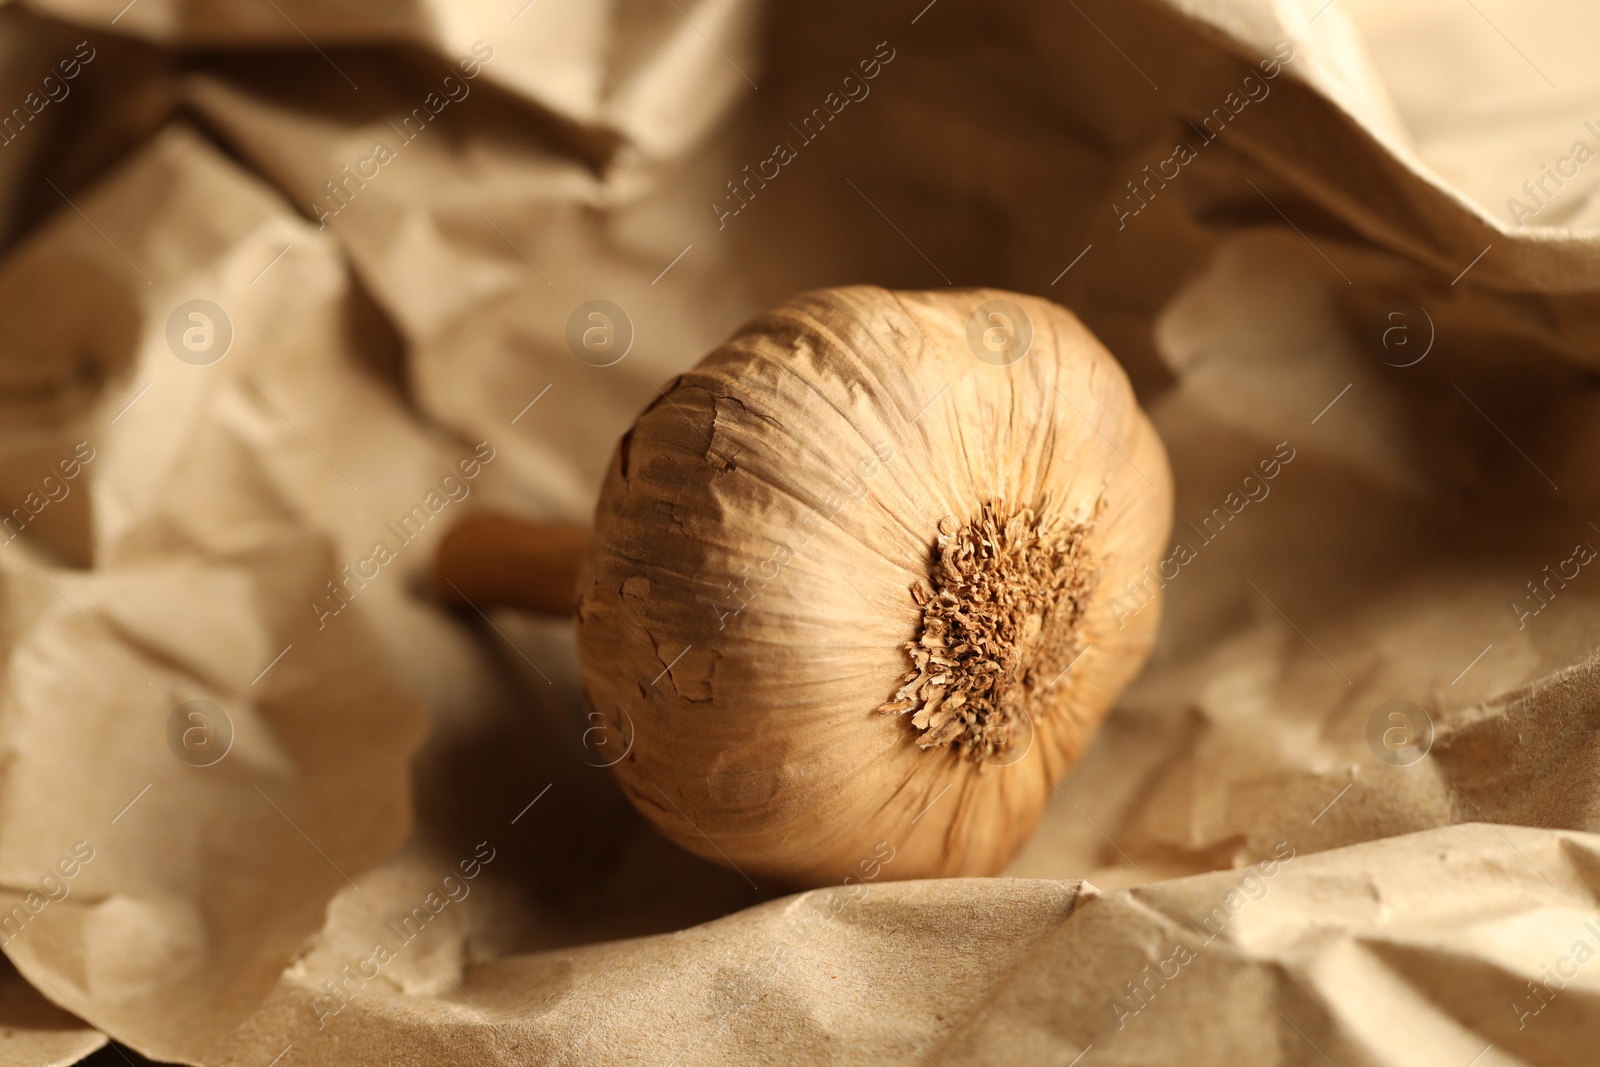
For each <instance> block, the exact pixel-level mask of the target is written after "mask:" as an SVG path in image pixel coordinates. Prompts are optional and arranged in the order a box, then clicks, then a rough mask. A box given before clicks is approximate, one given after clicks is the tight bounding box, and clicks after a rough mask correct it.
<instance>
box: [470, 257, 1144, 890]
mask: <svg viewBox="0 0 1600 1067" xmlns="http://www.w3.org/2000/svg"><path fill="white" fill-rule="evenodd" d="M995 300H1002V301H1009V302H1010V304H1011V306H1012V308H1013V309H1015V308H1020V309H1022V311H1023V312H1024V313H1025V316H1026V320H1028V322H1030V323H1031V337H1032V340H1031V345H1030V346H1029V348H1028V351H1027V353H1026V354H1025V355H1024V356H1022V358H1020V359H1018V360H1017V361H1015V362H1012V363H1009V364H1008V365H997V364H999V363H1001V362H1004V361H1003V360H996V359H991V358H989V357H990V356H991V355H992V353H990V352H989V351H988V350H987V349H985V347H984V344H985V342H986V341H988V342H990V343H991V344H990V347H994V345H993V343H992V342H993V341H994V340H995V337H994V335H986V334H985V332H984V331H985V330H987V329H989V328H990V320H988V319H987V317H986V316H987V309H985V313H984V314H983V315H978V316H976V318H975V313H976V312H978V309H979V305H980V304H984V303H985V302H987V301H995ZM1014 317H1015V316H1014V314H1009V313H1008V315H1007V318H1005V319H995V320H993V322H994V323H996V324H999V327H1000V328H1002V329H1005V328H1011V329H1013V330H1014V331H1015V330H1016V329H1017V323H1015V322H1009V321H1008V319H1009V318H1014ZM1020 332H1021V331H1017V332H1015V333H1013V334H1011V335H1002V336H1000V337H999V340H1000V342H1001V344H1002V345H1003V344H1004V343H1006V342H1007V341H1008V340H1009V341H1010V342H1012V343H1015V342H1016V340H1017V337H1018V335H1019V334H1020ZM969 338H970V340H969ZM1013 351H1015V349H1013ZM980 353H982V354H983V355H984V356H985V358H983V359H980V358H979V354H980ZM1171 510H1172V494H1171V481H1170V474H1169V472H1168V468H1167V462H1166V456H1165V453H1164V452H1163V450H1162V447H1161V443H1160V441H1159V440H1158V438H1157V437H1156V434H1155V432H1154V431H1153V429H1152V428H1151V426H1150V423H1149V422H1148V420H1147V419H1146V418H1145V416H1144V414H1143V413H1142V412H1141V411H1140V410H1139V408H1138V405H1137V404H1136V402H1135V400H1134V397H1133V393H1132V390H1131V389H1130V388H1129V385H1128V381H1127V378H1126V377H1125V376H1124V374H1123V372H1122V370H1121V368H1120V367H1119V366H1118V365H1117V363H1116V362H1115V361H1114V360H1113V359H1112V357H1111V356H1110V355H1109V354H1108V353H1107V352H1106V351H1105V349H1103V348H1102V347H1101V346H1100V345H1099V343H1098V342H1096V341H1095V339H1094V338H1093V337H1092V336H1091V335H1090V334H1089V332H1088V331H1087V330H1086V329H1084V327H1083V326H1082V325H1081V324H1080V323H1079V322H1078V321H1077V319H1076V318H1074V317H1073V316H1072V315H1071V314H1070V313H1069V312H1067V311H1065V310H1063V309H1062V308H1059V307H1057V306H1055V305H1053V304H1050V303H1048V302H1046V301H1043V300H1039V299H1035V298H1032V297H1027V296H1021V295H1017V294H1012V293H1002V292H998V291H993V290H964V291H963V290H946V291H941V292H927V293H892V292H888V291H885V290H882V289H877V288H869V287H852V288H844V289H832V290H823V291H818V292H813V293H807V294H804V295H802V296H800V297H797V298H795V299H794V300H792V301H790V302H789V303H787V304H785V305H783V306H781V307H779V308H776V309H774V310H772V311H770V312H768V313H767V314H765V315H762V316H761V317H759V318H757V319H756V320H755V321H753V322H751V323H750V324H749V325H747V326H746V327H745V328H744V329H743V330H741V331H740V332H739V334H738V335H737V336H735V337H734V338H733V339H732V340H731V341H729V342H728V343H727V344H725V345H724V346H722V347H721V348H719V349H717V350H716V351H715V352H713V353H711V355H709V356H708V357H706V359H705V360H703V361H702V362H701V364H700V365H699V366H698V367H696V368H695V369H694V370H693V371H691V372H689V373H687V374H685V375H683V376H682V377H680V378H678V379H677V380H675V381H674V382H673V383H672V384H671V385H670V386H668V387H667V388H666V389H665V391H664V395H663V397H662V398H661V399H659V400H657V401H656V402H655V403H653V404H651V405H650V407H649V408H647V409H646V410H645V412H644V413H643V414H642V415H641V416H640V417H639V420H638V422H637V423H636V424H635V425H634V427H633V429H631V430H630V431H629V432H628V433H627V434H626V435H624V437H623V439H622V441H621V443H620V445H619V446H618V449H617V452H616V455H615V456H614V457H613V460H612V463H611V467H610V470H609V473H608V474H607V476H606V480H605V485H604V488H603V489H602V491H601V496H600V502H599V506H598V508H597V510H596V514H595V526H594V533H593V537H592V539H591V540H590V542H589V546H588V551H587V554H586V556H585V558H584V561H583V564H582V569H581V571H580V573H579V578H578V591H579V597H578V608H577V622H578V651H579V655H580V658H581V661H582V668H583V678H584V685H585V689H586V693H587V699H588V701H589V702H590V705H591V708H592V710H593V711H595V712H597V713H598V714H599V715H600V716H602V717H604V718H605V720H606V721H607V722H608V724H609V725H610V727H611V728H612V729H613V730H614V731H615V732H616V733H617V735H618V736H623V735H626V736H628V737H631V739H632V748H631V749H630V750H629V752H628V755H627V757H626V758H625V759H622V760H620V761H619V762H617V763H616V764H615V765H614V766H613V768H612V769H613V771H614V773H615V774H616V775H617V779H618V781H619V782H620V784H621V786H622V788H623V790H624V791H625V792H626V793H627V794H628V796H629V797H630V798H631V799H632V800H633V802H634V803H635V804H636V805H637V806H638V807H639V809H640V810H641V811H643V812H644V813H645V815H647V816H648V817H649V818H650V820H651V821H652V822H654V823H655V824H656V826H657V827H658V828H659V829H660V830H661V831H662V832H663V833H665V834H666V835H667V836H668V837H670V838H672V839H673V840H674V841H676V842H678V843H679V844H680V845H682V846H683V847H684V848H687V849H689V850H690V851H692V852H695V853H698V854H700V855H702V856H704V857H706V858H707V859H710V860H713V861H715V862H719V863H723V864H727V865H732V866H735V867H737V868H738V869H739V870H740V871H742V872H743V873H745V874H746V875H747V876H748V877H750V878H752V879H754V880H756V881H757V882H760V881H761V880H762V879H768V880H770V881H773V882H777V883H782V884H785V885H822V884H827V883H830V882H831V883H839V882H841V881H843V880H844V879H845V878H846V876H848V875H851V874H852V873H854V874H855V876H856V877H857V878H859V877H860V873H859V870H860V867H861V865H862V864H863V862H864V861H870V860H874V859H879V860H881V859H882V856H883V853H882V852H880V851H878V850H879V846H880V845H881V844H882V843H884V842H887V843H888V844H889V845H890V846H891V847H892V849H893V853H892V855H893V857H894V858H893V860H892V862H890V863H887V864H884V865H883V866H882V872H883V875H884V876H887V877H893V878H914V877H928V876H938V875H975V874H994V873H996V872H998V871H1000V870H1001V869H1002V868H1003V867H1004V866H1005V865H1006V863H1007V862H1008V861H1010V859H1011V858H1012V857H1013V856H1014V855H1015V854H1016V853H1017V851H1018V850H1019V849H1020V848H1021V847H1022V845H1023V844H1024V843H1025V842H1026V841H1027V839H1028V837H1029V836H1030V834H1031V833H1032V832H1033V830H1034V827H1035V826H1036V825H1037V823H1038V821H1039V817H1040V815H1041V813H1042V812H1043V810H1044V807H1045V804H1046V803H1047V802H1048V800H1049V798H1050V795H1051V791H1052V786H1053V784H1054V783H1055V782H1056V781H1057V780H1058V779H1060V778H1061V776H1062V775H1063V774H1065V773H1066V771H1067V770H1068V768H1070V767H1071V766H1072V764H1073V763H1074V761H1076V760H1077V758H1078V756H1079V754H1080V753H1081V751H1082V749H1083V747H1084V745H1085V743H1086V742H1087V741H1088V738H1089V737H1090V735H1091V734H1092V733H1093V731H1094V730H1095V728H1096V727H1097V726H1098V725H1099V723H1100V721H1101V719H1102V718H1103V717H1104V716H1105V714H1106V712H1107V710H1108V709H1109V708H1110V706H1111V704H1112V702H1113V700H1114V699H1115V698H1116V696H1117V694H1118V693H1119V692H1120V691H1121V690H1122V688H1123V687H1124V686H1125V685H1126V684H1127V683H1128V682H1129V681H1130V680H1131V679H1132V677H1133V675H1134V674H1135V673H1136V672H1137V671H1138V669H1139V667H1140V665H1141V664H1142V663H1143V661H1144V658H1145V656H1146V654H1147V653H1148V651H1149V647H1150V644H1151V642H1152V640H1153V637H1154V631H1155V626H1156V622H1157V616H1158V614H1159V611H1158V610H1146V611H1140V612H1138V613H1136V614H1134V615H1132V616H1129V617H1127V618H1125V619H1124V620H1122V623H1121V625H1119V622H1118V619H1117V615H1118V614H1119V613H1116V612H1113V611H1111V610H1109V607H1108V604H1109V601H1110V600H1111V599H1112V598H1114V597H1117V596H1119V595H1121V596H1124V597H1125V596H1126V592H1125V590H1124V586H1125V584H1126V583H1127V582H1129V581H1133V582H1135V583H1138V584H1139V585H1141V586H1143V585H1144V584H1147V579H1146V577H1145V575H1144V574H1143V573H1142V571H1141V569H1142V568H1143V567H1144V566H1145V565H1146V564H1154V563H1155V562H1156V561H1157V560H1158V559H1159V557H1160V553H1161V550H1162V548H1163V547H1164V545H1165V542H1166V538H1167V534H1168V530H1169V526H1170V522H1171ZM529 536H532V535H529ZM491 554H492V553H491ZM460 555H462V553H459V552H458V556H460ZM481 555H482V552H481V546H480V552H479V556H480V557H481ZM457 569H458V570H466V571H471V569H472V568H471V567H461V566H458V568H457ZM446 570H448V568H446ZM541 582H542V578H540V577H539V576H537V575H535V576H533V577H531V578H530V585H532V586H537V585H539V584H540V583H541ZM484 584H485V583H483V582H479V584H478V587H477V588H478V590H479V593H480V595H483V594H484V593H485V592H489V590H485V589H483V588H482V586H483V585H484ZM489 584H493V583H489ZM1151 593H1152V594H1153V593H1154V590H1153V589H1152V590H1151ZM468 595H469V596H470V595H471V593H470V592H468ZM492 599H498V600H500V601H502V602H504V601H506V600H511V601H517V600H519V599H522V600H526V599H528V598H527V597H518V596H517V595H515V594H513V595H511V596H509V597H507V596H500V597H492ZM618 750H619V751H620V746H619V749H618Z"/></svg>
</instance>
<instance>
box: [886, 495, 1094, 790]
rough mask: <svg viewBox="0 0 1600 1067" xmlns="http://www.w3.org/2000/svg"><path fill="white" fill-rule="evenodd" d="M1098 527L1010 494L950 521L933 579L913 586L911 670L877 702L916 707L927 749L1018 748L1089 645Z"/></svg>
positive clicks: (983, 753) (943, 528) (898, 708)
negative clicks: (1085, 638) (1024, 504)
mask: <svg viewBox="0 0 1600 1067" xmlns="http://www.w3.org/2000/svg"><path fill="white" fill-rule="evenodd" d="M1048 507H1049V505H1048V503H1046V504H1044V505H1041V507H1040V512H1045V511H1047V510H1048ZM1092 525H1093V518H1092V517H1091V518H1090V519H1089V521H1087V522H1085V523H1079V524H1071V523H1060V522H1053V521H1051V520H1050V519H1049V518H1045V517H1041V516H1040V515H1036V514H1035V512H1034V511H1033V509H1031V508H1021V509H1018V510H1015V511H1012V510H1011V509H1009V508H1007V507H1006V506H1005V505H1004V504H1001V503H988V504H985V505H984V506H983V508H982V512H981V514H980V515H979V516H978V517H977V518H976V519H974V520H972V521H971V522H968V523H966V524H965V525H962V524H960V523H958V522H957V521H956V520H955V519H954V518H952V517H949V516H946V517H945V518H944V519H943V520H941V521H940V523H939V536H938V544H937V559H936V560H935V561H934V564H933V567H932V572H931V574H930V576H929V577H930V580H931V584H930V583H929V582H923V581H918V582H917V584H916V585H915V586H914V587H913V588H912V590H911V595H912V597H913V598H914V599H915V600H916V602H917V605H918V606H919V607H921V608H922V632H921V633H920V634H919V635H918V637H917V640H915V641H912V642H909V643H908V644H907V645H906V646H905V647H906V652H907V653H908V654H909V656H910V658H911V662H912V664H913V669H912V670H911V671H909V672H908V673H907V674H906V675H905V676H904V677H903V678H902V679H901V681H902V682H904V684H903V685H902V686H901V687H900V690H899V691H898V692H897V693H895V696H894V699H893V700H891V701H889V702H888V703H886V704H884V705H883V706H882V707H880V708H879V709H878V711H879V712H880V713H883V714H888V713H890V712H896V713H899V714H902V715H904V714H910V715H911V722H912V725H914V726H915V727H917V728H918V729H919V730H921V731H922V736H921V737H920V738H919V739H918V742H917V743H918V745H919V746H920V747H922V748H935V747H944V746H953V747H954V748H956V749H957V751H960V752H963V753H965V754H966V755H967V756H968V757H970V758H972V759H974V760H984V759H987V758H989V757H991V756H993V755H995V754H996V753H999V752H1003V751H1005V750H1006V749H1007V748H1009V747H1010V746H1011V744H1012V743H1013V741H1014V740H1016V739H1017V732H1018V729H1019V727H1021V726H1022V725H1023V723H1024V722H1025V721H1028V720H1031V721H1033V722H1038V721H1039V719H1040V717H1041V716H1042V715H1044V714H1045V713H1046V711H1047V709H1048V708H1049V706H1050V701H1049V699H1048V698H1047V696H1046V694H1047V692H1048V691H1049V690H1050V689H1051V688H1052V686H1053V684H1054V682H1055V680H1056V679H1057V678H1059V677H1060V674H1061V672H1062V671H1064V670H1065V669H1066V668H1067V666H1068V665H1070V664H1071V662H1072V661H1073V659H1074V658H1075V657H1076V656H1077V655H1078V654H1079V652H1080V651H1081V647H1080V646H1081V634H1080V630H1081V627H1080V625H1079V624H1080V622H1081V620H1082V618H1083V614H1084V611H1085V608H1086V607H1087V605H1088V603H1089V599H1090V596H1091V594H1092V592H1093V589H1094V581H1095V565H1094V561H1093V560H1092V559H1091V558H1090V555H1089V552H1088V550H1087V547H1086V542H1087V534H1088V533H1089V530H1090V528H1091V527H1092Z"/></svg>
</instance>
